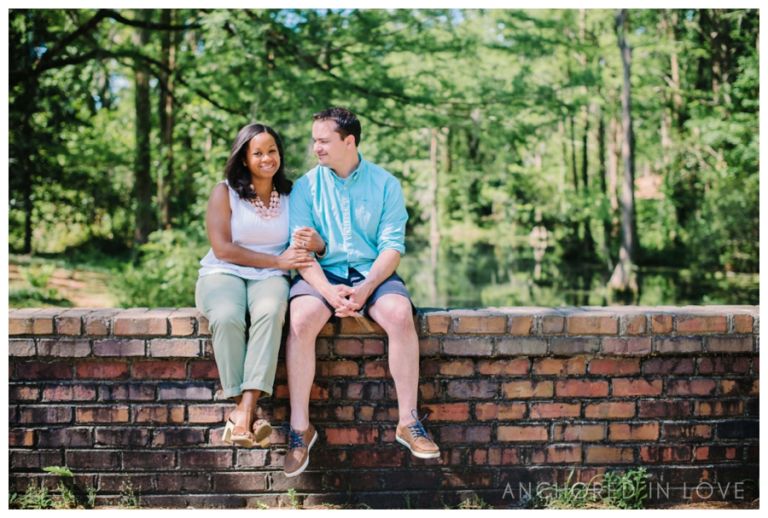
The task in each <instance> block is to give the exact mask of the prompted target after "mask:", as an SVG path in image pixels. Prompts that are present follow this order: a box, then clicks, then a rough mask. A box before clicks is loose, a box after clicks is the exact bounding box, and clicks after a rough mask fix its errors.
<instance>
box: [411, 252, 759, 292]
mask: <svg viewBox="0 0 768 518" xmlns="http://www.w3.org/2000/svg"><path fill="white" fill-rule="evenodd" d="M435 255H436V256H437V258H436V263H435V262H433V261H435ZM536 259H537V258H535V257H534V249H533V248H532V247H530V246H520V245H517V246H515V245H512V244H504V243H496V244H494V243H483V242H476V243H452V242H450V241H448V240H445V239H444V240H442V241H441V243H440V250H439V253H438V254H431V253H430V247H429V246H428V245H427V244H421V245H419V243H409V246H408V253H407V254H406V255H405V256H404V257H403V259H402V262H401V264H400V267H399V268H398V273H399V274H400V275H401V276H402V277H403V278H404V279H405V281H406V283H407V285H408V288H409V290H410V291H411V294H412V296H413V299H414V303H415V304H416V305H417V306H419V307H481V306H605V305H613V304H636V305H644V306H645V305H647V306H660V305H676V306H681V305H688V304H692V305H698V304H751V305H757V304H759V280H758V279H759V276H758V274H732V275H725V274H722V273H719V272H717V273H709V274H706V275H704V274H696V273H694V272H691V271H690V270H680V269H674V268H640V270H639V271H638V283H639V293H638V294H637V296H636V297H631V296H630V297H628V298H624V299H619V298H616V296H615V295H612V294H611V293H610V292H609V291H608V290H607V289H606V288H605V286H606V285H607V283H608V279H609V278H610V272H607V271H605V270H604V269H603V268H601V267H600V266H587V265H580V264H566V263H562V262H557V261H556V260H555V259H554V256H553V255H552V254H544V256H543V257H542V259H541V261H540V263H539V267H538V268H537V261H536Z"/></svg>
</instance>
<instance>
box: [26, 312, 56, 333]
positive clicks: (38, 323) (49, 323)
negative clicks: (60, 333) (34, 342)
mask: <svg viewBox="0 0 768 518" xmlns="http://www.w3.org/2000/svg"><path fill="white" fill-rule="evenodd" d="M60 312H61V309H59V308H44V309H41V310H40V311H37V312H36V313H35V314H33V315H32V333H33V334H36V335H52V334H53V319H54V318H55V317H56V315H58V314H59V313H60Z"/></svg>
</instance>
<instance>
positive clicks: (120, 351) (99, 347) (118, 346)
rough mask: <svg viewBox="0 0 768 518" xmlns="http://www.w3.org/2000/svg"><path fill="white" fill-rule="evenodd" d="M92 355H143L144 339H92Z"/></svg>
mask: <svg viewBox="0 0 768 518" xmlns="http://www.w3.org/2000/svg"><path fill="white" fill-rule="evenodd" d="M93 354H94V356H119V357H124V356H144V340H136V339H133V340H130V339H129V340H126V339H115V338H107V339H104V340H94V341H93Z"/></svg>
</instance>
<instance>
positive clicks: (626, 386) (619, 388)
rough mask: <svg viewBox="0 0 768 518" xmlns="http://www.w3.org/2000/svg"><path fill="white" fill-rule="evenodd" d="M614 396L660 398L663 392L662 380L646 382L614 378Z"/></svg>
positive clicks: (640, 379) (641, 379) (636, 379)
mask: <svg viewBox="0 0 768 518" xmlns="http://www.w3.org/2000/svg"><path fill="white" fill-rule="evenodd" d="M611 385H612V394H613V395H614V396H620V397H621V396H659V395H661V391H662V388H663V387H662V380H660V379H654V380H646V379H643V378H614V379H613V380H611Z"/></svg>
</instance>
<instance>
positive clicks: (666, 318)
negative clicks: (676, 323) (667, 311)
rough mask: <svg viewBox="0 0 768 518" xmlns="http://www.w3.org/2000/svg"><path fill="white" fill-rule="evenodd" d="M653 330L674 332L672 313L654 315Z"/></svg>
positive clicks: (657, 332)
mask: <svg viewBox="0 0 768 518" xmlns="http://www.w3.org/2000/svg"><path fill="white" fill-rule="evenodd" d="M651 330H652V331H653V333H654V334H669V333H671V332H672V315H652V316H651Z"/></svg>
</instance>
